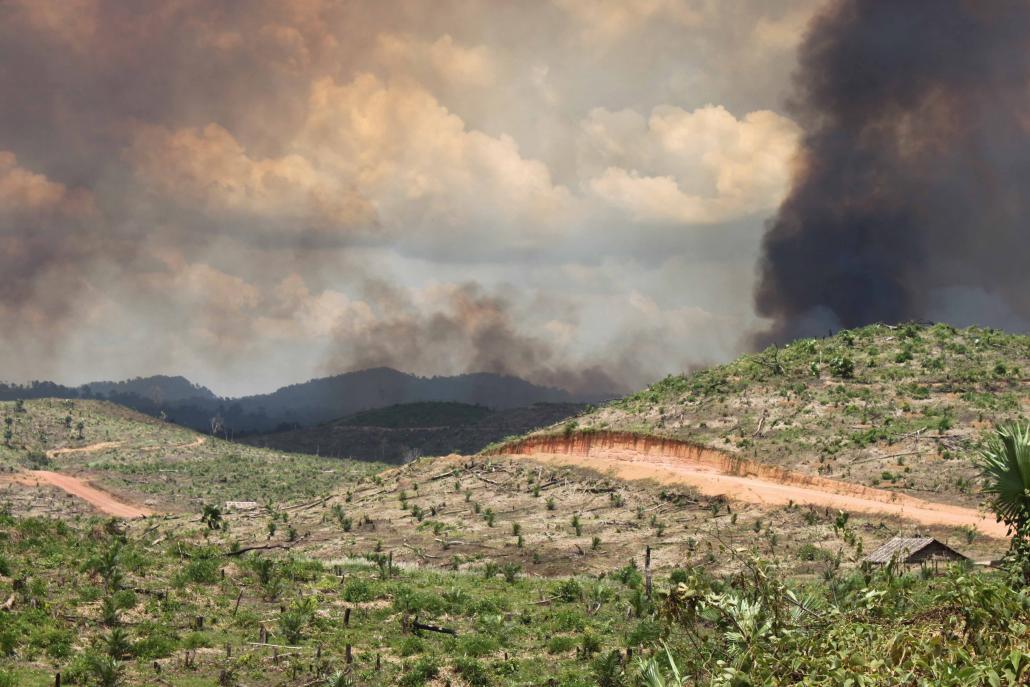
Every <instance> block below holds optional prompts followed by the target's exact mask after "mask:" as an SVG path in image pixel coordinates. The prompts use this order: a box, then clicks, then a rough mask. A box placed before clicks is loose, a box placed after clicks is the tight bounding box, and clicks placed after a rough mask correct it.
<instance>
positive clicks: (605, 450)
mask: <svg viewBox="0 0 1030 687" xmlns="http://www.w3.org/2000/svg"><path fill="white" fill-rule="evenodd" d="M505 452H506V453H510V454H515V455H525V456H527V457H529V458H531V459H533V460H535V461H540V462H545V463H550V464H557V465H576V466H579V467H589V468H592V469H594V470H599V471H602V472H609V473H610V474H613V475H614V476H616V477H618V478H620V479H625V480H648V479H650V480H655V481H657V482H659V483H661V484H686V485H689V486H691V487H693V488H695V489H697V490H698V491H699V492H700V493H702V494H705V495H707V496H725V497H726V498H729V499H733V500H734V501H743V502H745V503H750V504H758V505H767V506H784V505H788V504H797V505H801V506H815V507H818V508H833V509H839V510H845V511H850V512H854V513H870V514H883V515H892V516H897V517H899V518H902V519H903V520H908V521H913V522H917V523H920V524H923V525H943V526H948V527H971V528H975V529H976V530H978V531H980V532H981V533H982V534H985V535H988V536H992V537H997V538H999V539H1003V538H1005V537H1006V536H1007V528H1006V527H1005V526H1004V525H1003V524H1001V523H999V522H997V521H996V520H995V518H994V517H993V515H988V514H986V513H984V512H980V511H977V510H974V509H972V508H963V507H961V506H950V505H947V504H942V503H935V502H932V501H926V500H924V499H918V498H915V497H912V496H908V495H906V494H899V493H897V492H890V491H886V490H883V489H873V488H870V487H862V486H859V485H854V484H848V483H846V482H840V481H835V480H830V479H825V478H821V477H814V476H811V475H803V474H800V473H793V472H790V471H788V470H784V469H782V468H776V467H771V466H768V465H762V464H760V463H754V462H751V461H746V460H742V459H740V458H739V457H735V456H733V455H731V454H727V453H723V452H720V451H715V450H713V449H708V448H705V447H700V446H693V445H691V444H686V443H683V442H676V441H671V440H655V439H650V438H646V437H635V436H632V435H625V434H605V433H591V434H587V435H581V436H577V437H570V438H568V439H565V438H555V437H542V438H539V439H530V440H527V441H524V442H520V443H516V444H513V445H511V446H509V447H507V448H506V449H505Z"/></svg>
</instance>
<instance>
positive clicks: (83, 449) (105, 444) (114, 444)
mask: <svg viewBox="0 0 1030 687" xmlns="http://www.w3.org/2000/svg"><path fill="white" fill-rule="evenodd" d="M121 445H122V442H120V441H101V442H100V443H98V444H90V445H89V446H80V447H78V448H55V449H53V450H50V451H47V452H46V456H47V458H56V457H57V456H61V455H64V454H65V453H91V452H92V451H103V450H104V449H108V448H118V447H119V446H121Z"/></svg>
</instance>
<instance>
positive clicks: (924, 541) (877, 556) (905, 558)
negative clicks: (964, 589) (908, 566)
mask: <svg viewBox="0 0 1030 687" xmlns="http://www.w3.org/2000/svg"><path fill="white" fill-rule="evenodd" d="M927 549H929V550H927ZM924 552H925V553H924ZM920 553H924V556H919V554H920ZM932 555H938V556H940V557H942V558H948V559H951V560H962V559H965V558H966V557H965V556H963V555H962V554H961V553H959V552H958V551H956V550H955V549H953V548H951V547H950V546H948V545H947V544H944V543H943V542H940V541H937V540H936V539H934V538H933V537H894V538H893V539H891V540H890V541H888V542H887V543H885V544H883V546H881V547H880V548H878V549H876V550H875V551H873V552H871V553H870V554H869V555H868V556H866V558H865V559H866V560H867V561H868V562H870V563H890V562H891V561H892V560H897V561H898V562H899V563H906V562H909V561H910V560H912V559H917V560H919V559H922V558H924V557H927V556H932Z"/></svg>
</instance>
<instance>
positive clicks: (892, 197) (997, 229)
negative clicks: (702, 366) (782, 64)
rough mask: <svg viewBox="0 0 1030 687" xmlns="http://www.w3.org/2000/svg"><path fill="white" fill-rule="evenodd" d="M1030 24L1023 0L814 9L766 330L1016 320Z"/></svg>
mask: <svg viewBox="0 0 1030 687" xmlns="http://www.w3.org/2000/svg"><path fill="white" fill-rule="evenodd" d="M1028 36H1030V2H1027V1H1026V0H992V2H975V1H973V0H932V1H927V0H891V1H890V2H881V1H880V0H837V1H835V2H832V3H831V4H830V5H829V6H828V7H827V8H826V9H825V10H824V11H823V12H822V13H821V14H820V15H818V16H817V17H816V19H815V20H813V22H812V24H811V25H810V26H809V29H808V34H807V36H806V38H805V40H804V43H803V45H802V47H801V49H800V53H799V60H800V66H799V69H798V72H797V73H796V77H795V78H796V94H795V98H794V101H793V102H792V105H791V108H792V114H793V115H794V116H795V118H796V120H797V121H798V122H799V124H801V126H802V128H803V130H804V132H805V134H804V138H803V142H802V145H801V149H800V153H799V156H798V159H797V160H796V163H795V164H796V169H795V171H794V180H793V186H792V189H791V192H790V193H789V195H788V196H787V198H786V200H785V201H784V202H783V204H782V206H781V207H780V209H779V212H778V214H777V215H776V217H775V218H774V219H773V220H772V222H771V224H770V227H769V229H768V231H767V233H766V235H765V238H764V245H763V256H762V258H761V261H760V279H759V283H758V285H757V287H756V296H755V301H756V307H757V310H758V313H759V315H761V316H764V317H766V318H771V319H772V321H773V323H772V326H771V328H770V329H769V330H767V331H765V332H764V333H762V334H761V335H759V337H758V338H759V339H760V342H769V341H782V340H785V339H790V338H793V337H796V336H804V335H813V334H824V333H826V331H827V329H828V328H836V327H841V326H843V327H851V326H860V325H863V324H867V323H870V322H875V321H899V320H909V319H938V320H949V321H952V322H954V323H956V324H971V323H974V322H979V323H980V324H987V325H993V326H1003V327H1025V326H1026V324H1027V321H1028V320H1030V288H1028V287H1030V269H1027V256H1028V255H1030V224H1028V217H1027V210H1028V204H1030V40H1028ZM984 320H990V321H984Z"/></svg>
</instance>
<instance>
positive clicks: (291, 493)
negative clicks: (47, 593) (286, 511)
mask: <svg viewBox="0 0 1030 687" xmlns="http://www.w3.org/2000/svg"><path fill="white" fill-rule="evenodd" d="M0 423H2V424H0V426H2V427H3V428H4V430H5V436H4V438H3V440H2V441H0V470H3V473H0V476H2V477H5V480H4V483H3V484H0V501H7V502H8V503H12V502H15V503H16V505H18V506H19V507H18V508H17V509H16V510H19V512H31V513H58V512H63V511H64V510H67V509H71V510H76V509H79V510H80V511H81V512H86V513H88V512H91V509H89V508H88V507H84V504H82V503H79V502H78V501H76V500H74V499H67V498H65V497H64V496H63V495H60V494H58V496H60V498H56V499H55V498H54V496H55V492H54V490H53V489H51V488H49V487H47V486H46V484H45V483H44V484H42V486H40V487H39V488H38V489H32V488H30V487H29V486H27V485H26V484H23V483H17V484H15V483H13V480H20V481H21V482H25V481H30V480H28V479H27V478H28V477H29V476H31V474H33V473H32V471H40V470H42V471H48V472H55V471H56V472H58V473H59V474H61V475H68V476H73V477H75V478H79V479H81V480H83V481H85V482H89V483H90V484H95V485H97V486H98V487H100V488H102V489H103V490H105V491H106V492H111V493H113V494H116V495H118V496H119V497H120V498H121V499H122V500H123V501H126V502H129V503H136V504H140V505H142V506H145V507H146V508H147V509H150V510H155V511H171V512H175V511H199V510H200V508H201V506H202V505H203V504H209V503H220V502H222V501H225V500H254V501H258V502H260V503H265V502H269V501H273V502H279V501H282V500H289V499H296V498H308V497H312V496H316V495H319V494H321V493H325V492H326V491H328V490H329V489H331V488H332V486H333V485H334V484H336V483H338V482H341V481H344V480H348V479H353V477H354V476H355V475H359V474H368V473H370V472H372V471H375V470H376V469H377V468H378V466H376V465H375V464H374V463H368V462H361V463H350V462H348V461H340V460H330V459H326V458H317V457H315V456H306V455H301V454H283V453H280V452H276V451H269V450H265V449H259V448H255V447H251V446H244V445H240V444H234V443H230V442H226V441H222V440H219V439H216V438H212V437H205V436H202V435H199V434H197V433H196V432H193V431H191V430H188V429H185V428H183V427H179V426H177V425H174V424H171V423H168V422H162V421H160V420H157V419H154V418H151V417H148V416H146V415H143V414H140V413H137V412H135V411H132V410H130V409H128V408H124V407H122V406H118V405H115V404H113V403H110V402H107V401H92V400H61V399H40V400H32V401H25V402H0ZM7 429H9V430H10V436H9V437H8V436H7V435H6V430H7ZM36 481H38V480H36ZM30 483H33V482H31V481H30Z"/></svg>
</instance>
